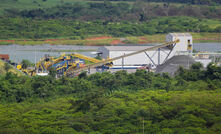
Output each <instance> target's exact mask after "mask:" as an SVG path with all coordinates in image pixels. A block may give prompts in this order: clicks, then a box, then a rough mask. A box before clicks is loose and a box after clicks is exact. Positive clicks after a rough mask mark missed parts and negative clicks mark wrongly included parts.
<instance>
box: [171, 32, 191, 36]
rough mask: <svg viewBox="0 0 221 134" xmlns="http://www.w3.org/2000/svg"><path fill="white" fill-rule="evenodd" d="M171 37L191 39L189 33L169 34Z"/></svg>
mask: <svg viewBox="0 0 221 134" xmlns="http://www.w3.org/2000/svg"><path fill="white" fill-rule="evenodd" d="M169 35H171V36H185V37H192V35H191V34H190V33H169Z"/></svg>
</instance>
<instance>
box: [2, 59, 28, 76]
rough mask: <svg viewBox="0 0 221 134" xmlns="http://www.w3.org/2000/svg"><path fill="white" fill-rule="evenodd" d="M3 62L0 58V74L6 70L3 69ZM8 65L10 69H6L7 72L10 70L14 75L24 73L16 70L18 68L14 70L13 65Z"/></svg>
mask: <svg viewBox="0 0 221 134" xmlns="http://www.w3.org/2000/svg"><path fill="white" fill-rule="evenodd" d="M5 64H6V63H5V62H3V61H2V60H0V75H4V74H6V72H7V71H6V70H5ZM9 66H10V67H9V68H10V69H9V70H8V72H11V73H13V74H16V75H18V76H21V75H24V74H22V73H21V72H20V71H18V70H16V69H14V68H13V66H11V65H9Z"/></svg>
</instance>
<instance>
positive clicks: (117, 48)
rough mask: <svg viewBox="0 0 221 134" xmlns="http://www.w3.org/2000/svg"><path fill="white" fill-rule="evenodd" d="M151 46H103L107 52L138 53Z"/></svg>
mask: <svg viewBox="0 0 221 134" xmlns="http://www.w3.org/2000/svg"><path fill="white" fill-rule="evenodd" d="M150 47H153V46H104V48H106V49H107V50H109V51H139V50H143V49H146V48H150Z"/></svg>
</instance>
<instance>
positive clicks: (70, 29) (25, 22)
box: [0, 17, 221, 39]
mask: <svg viewBox="0 0 221 134" xmlns="http://www.w3.org/2000/svg"><path fill="white" fill-rule="evenodd" d="M0 32H1V34H0V39H15V38H17V39H25V38H31V39H39V38H59V37H69V38H70V39H84V38H85V37H87V36H88V35H96V34H102V35H112V36H116V37H122V36H131V35H132V36H141V35H145V34H159V33H169V32H221V23H220V21H210V20H206V19H193V18H189V17H165V18H158V19H152V20H150V21H148V22H143V23H132V22H127V21H124V22H115V23H113V22H107V21H94V22H79V21H73V20H59V19H58V20H39V19H28V18H26V19H24V18H2V19H0Z"/></svg>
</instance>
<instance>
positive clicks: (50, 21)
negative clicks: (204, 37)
mask: <svg viewBox="0 0 221 134" xmlns="http://www.w3.org/2000/svg"><path fill="white" fill-rule="evenodd" d="M10 1H11V2H10ZM207 1H211V2H213V3H217V5H210V4H207V5H205V4H196V5H191V4H188V3H191V1H189V2H184V1H180V2H181V3H180V4H177V3H174V1H172V0H171V1H164V2H161V1H157V0H155V1H154V0H153V1H134V2H126V1H117V2H116V1H115V2H110V1H87V2H86V1H82V2H77V1H75V2H74V1H73V0H69V1H63V2H62V1H60V2H59V1H58V0H55V1H54V4H52V1H51V0H43V1H39V0H36V1H32V2H29V3H28V6H27V7H26V8H24V7H23V8H22V7H21V6H19V4H20V5H21V4H23V3H25V2H26V4H27V1H26V0H14V3H13V4H14V5H15V6H14V7H10V5H11V4H12V0H9V1H5V0H3V1H2V3H3V4H4V5H5V7H8V8H3V7H2V8H1V7H0V12H1V14H0V32H1V34H0V39H3V40H4V39H44V38H68V39H72V40H76V39H84V38H86V37H88V36H93V35H106V36H113V37H126V36H143V35H152V34H162V33H169V32H195V33H205V32H209V33H221V20H220V18H221V6H220V5H219V4H218V3H219V1H215V0H214V1H212V0H207ZM22 2H23V3H22ZM177 2H178V1H177ZM195 2H196V3H198V2H199V3H201V2H200V0H198V2H197V1H196V0H195ZM45 3H46V4H45ZM56 3H57V4H56ZM16 4H17V5H18V6H16ZM36 4H38V5H39V6H37V7H33V8H31V7H32V6H33V5H36ZM50 4H51V5H52V6H49V5H50ZM43 5H45V6H43ZM46 5H47V6H46ZM29 7H30V8H29Z"/></svg>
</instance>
